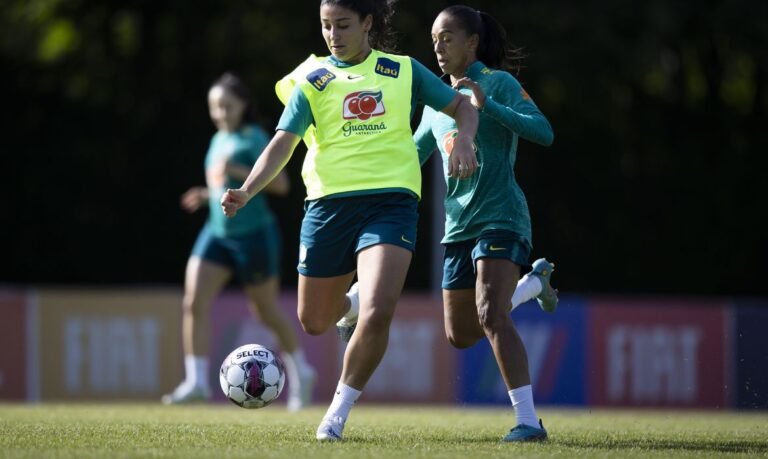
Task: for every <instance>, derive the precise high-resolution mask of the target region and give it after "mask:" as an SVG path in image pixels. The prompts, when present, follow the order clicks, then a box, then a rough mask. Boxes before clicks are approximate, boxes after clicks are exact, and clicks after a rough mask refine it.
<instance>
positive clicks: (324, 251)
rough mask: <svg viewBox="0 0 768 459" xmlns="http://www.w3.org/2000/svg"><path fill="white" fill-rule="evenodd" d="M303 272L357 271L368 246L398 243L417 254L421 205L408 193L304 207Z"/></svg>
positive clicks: (342, 199)
mask: <svg viewBox="0 0 768 459" xmlns="http://www.w3.org/2000/svg"><path fill="white" fill-rule="evenodd" d="M304 211H305V212H304V220H303V221H302V222H301V235H300V245H299V264H298V267H297V269H298V271H299V273H300V274H301V275H303V276H308V277H334V276H341V275H342V274H348V273H350V272H352V271H354V270H355V269H356V267H357V253H358V252H359V251H361V250H363V249H364V248H366V247H370V246H373V245H378V244H392V245H396V246H399V247H403V248H405V249H408V250H410V251H411V252H413V251H414V248H415V246H416V224H417V222H418V219H419V213H418V201H417V199H416V197H415V196H412V195H410V194H406V193H398V192H394V193H379V194H369V195H360V196H346V197H338V198H321V199H315V200H312V201H307V202H306V203H305V204H304Z"/></svg>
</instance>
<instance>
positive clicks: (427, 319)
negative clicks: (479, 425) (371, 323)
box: [209, 291, 457, 403]
mask: <svg viewBox="0 0 768 459" xmlns="http://www.w3.org/2000/svg"><path fill="white" fill-rule="evenodd" d="M280 306H281V309H282V310H283V311H284V312H285V313H286V314H287V315H288V317H290V318H291V320H292V322H293V323H294V326H295V327H296V330H297V333H298V336H299V340H300V342H301V344H302V347H303V348H304V352H305V353H306V355H307V360H308V361H309V362H310V364H311V365H312V366H313V367H314V368H315V370H316V371H317V373H318V378H317V383H316V386H315V390H314V398H313V400H315V401H317V402H326V401H329V400H330V399H331V396H332V395H333V393H334V391H335V390H336V384H337V383H338V380H339V376H340V375H341V367H342V361H343V355H344V349H345V344H344V343H343V342H341V341H340V340H339V338H338V337H337V336H336V330H335V328H333V327H331V329H329V330H328V331H327V332H326V333H324V334H323V335H320V336H310V335H308V334H306V333H305V332H304V331H303V330H302V328H301V325H300V324H299V322H298V319H297V317H296V293H295V292H284V293H283V295H282V296H281V298H280ZM209 317H210V323H211V326H212V330H211V352H210V355H211V369H212V370H218V366H219V365H220V364H221V362H222V360H223V359H224V357H225V356H226V355H227V354H228V353H229V352H230V351H232V350H233V349H235V348H236V347H237V346H240V345H243V344H248V343H256V344H261V345H264V346H267V347H269V348H271V349H274V350H276V351H278V350H279V346H278V344H277V342H276V340H275V337H274V336H273V334H272V333H271V331H270V330H269V329H268V328H266V327H265V326H264V325H263V324H262V323H261V322H259V321H258V320H255V319H254V318H253V317H252V316H251V314H250V312H249V310H248V306H247V300H246V298H245V296H244V295H242V294H241V293H240V292H237V291H231V292H227V293H224V294H223V295H220V296H219V297H218V299H217V300H216V301H215V302H214V305H213V307H212V309H211V312H210V316H209ZM211 373H212V376H211V378H212V379H211V381H210V384H211V387H214V388H217V387H218V379H216V378H217V376H216V374H215V372H214V371H212V372H211ZM456 379H457V376H456V354H455V351H454V350H453V348H451V346H450V345H449V344H448V341H447V340H446V339H445V334H444V332H443V320H442V306H441V303H440V300H439V299H434V298H432V297H429V296H426V295H425V296H414V295H405V296H404V297H403V298H401V301H400V302H399V304H398V309H397V312H396V313H395V319H394V320H393V322H392V325H391V328H390V337H389V346H388V348H387V353H386V354H385V355H384V358H383V360H382V362H381V364H380V365H379V367H378V368H377V370H376V372H375V373H374V375H373V377H372V378H371V380H370V381H369V382H368V385H367V386H366V388H365V390H364V392H363V400H365V401H369V402H411V401H415V402H422V403H425V402H426V403H430V402H431V403H451V402H454V401H455V400H456V393H457V387H456V385H455V384H456V383H455V381H456ZM288 384H290V381H288ZM214 392H215V397H216V398H218V399H222V400H223V395H222V394H221V393H219V391H214ZM280 399H281V400H285V398H284V397H283V396H281V397H280Z"/></svg>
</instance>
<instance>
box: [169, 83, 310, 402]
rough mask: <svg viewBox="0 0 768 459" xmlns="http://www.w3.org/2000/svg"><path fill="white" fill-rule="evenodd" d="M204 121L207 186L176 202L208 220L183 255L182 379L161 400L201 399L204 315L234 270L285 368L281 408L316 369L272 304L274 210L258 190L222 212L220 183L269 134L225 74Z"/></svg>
mask: <svg viewBox="0 0 768 459" xmlns="http://www.w3.org/2000/svg"><path fill="white" fill-rule="evenodd" d="M208 107H209V111H210V116H211V120H212V121H213V123H214V124H215V125H216V127H217V128H218V132H216V134H215V135H214V136H213V139H212V140H211V144H210V147H209V148H208V154H207V156H206V158H205V175H206V182H207V186H206V187H194V188H191V189H189V191H187V192H186V193H184V195H182V197H181V205H182V207H183V208H184V209H185V210H187V211H189V212H194V211H196V210H198V209H199V208H200V207H203V206H204V205H205V204H207V205H208V208H209V215H208V221H207V223H206V224H205V226H204V227H203V229H202V231H200V235H199V236H198V238H197V242H196V243H195V245H194V247H193V249H192V254H191V256H190V258H189V261H188V262H187V271H186V279H185V286H184V299H183V327H182V334H183V347H184V364H185V365H184V366H185V369H186V378H185V380H184V381H183V382H182V383H181V384H180V385H179V386H178V387H177V388H176V389H175V390H174V391H173V392H172V393H170V394H168V395H165V396H163V402H164V403H166V404H176V403H185V402H191V401H197V400H205V399H207V398H209V397H210V389H209V384H208V357H207V353H208V323H207V317H208V316H207V314H208V309H209V307H210V304H211V302H212V301H213V299H214V297H216V295H218V293H219V292H220V291H221V290H222V288H224V286H225V285H226V284H227V282H229V280H230V279H231V278H232V277H233V276H234V277H235V278H237V280H238V281H239V282H240V283H241V284H242V286H243V290H244V291H245V293H246V295H247V296H248V299H249V300H250V306H251V308H252V310H253V313H254V315H258V316H259V317H260V318H261V320H262V321H263V322H264V323H265V324H266V325H267V326H268V327H269V328H270V329H271V330H272V331H273V332H274V333H275V335H276V336H277V339H278V342H279V343H280V347H281V348H282V350H283V357H284V359H283V360H284V362H285V366H286V372H287V375H288V380H289V386H290V393H289V397H288V408H289V409H290V410H297V409H300V408H302V407H303V406H304V405H306V404H307V403H309V397H310V396H311V392H312V384H313V381H314V378H315V372H314V370H313V369H312V367H310V366H309V364H307V362H306V360H305V358H304V353H303V352H302V349H301V348H300V347H299V343H298V339H297V336H296V331H295V330H294V328H293V326H292V325H291V323H290V321H289V319H288V317H286V315H285V314H284V313H283V312H282V311H281V310H280V308H279V307H278V294H279V286H280V279H279V277H278V272H279V263H278V262H279V257H280V233H279V229H278V227H277V222H276V220H275V217H274V215H273V214H272V212H271V211H270V210H269V208H268V207H267V202H266V199H265V198H264V197H262V196H259V197H258V198H256V199H254V200H253V201H252V202H251V203H250V205H249V206H248V207H246V208H245V209H243V210H242V211H241V212H240V214H239V215H238V216H237V218H232V219H227V218H226V217H224V215H222V213H221V210H220V207H219V206H220V205H219V202H220V199H221V196H222V195H223V194H224V191H225V190H226V189H227V188H230V187H233V186H240V185H241V184H242V183H243V181H244V180H245V178H246V177H247V176H248V173H249V172H250V169H251V167H252V166H253V164H254V163H255V162H256V159H257V158H258V157H259V155H260V154H261V152H262V150H263V149H264V146H265V145H266V143H267V141H268V140H269V137H268V136H267V134H266V133H265V132H264V131H263V130H262V129H261V128H260V127H259V126H257V125H256V124H254V123H253V122H252V121H251V116H252V113H253V105H252V103H251V99H250V96H249V92H248V88H247V87H246V86H245V85H244V84H243V82H242V81H241V80H240V79H239V78H238V77H236V76H234V75H232V74H224V75H223V76H222V77H220V78H219V79H218V80H217V81H216V82H214V83H213V85H212V86H211V88H210V90H209V92H208ZM288 188H289V182H288V177H287V175H286V174H279V175H277V176H276V177H275V179H274V180H272V181H271V182H270V183H269V185H268V186H267V188H266V189H267V191H269V192H271V193H274V194H276V195H284V194H286V193H287V192H288Z"/></svg>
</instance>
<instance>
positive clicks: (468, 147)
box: [222, 0, 477, 441]
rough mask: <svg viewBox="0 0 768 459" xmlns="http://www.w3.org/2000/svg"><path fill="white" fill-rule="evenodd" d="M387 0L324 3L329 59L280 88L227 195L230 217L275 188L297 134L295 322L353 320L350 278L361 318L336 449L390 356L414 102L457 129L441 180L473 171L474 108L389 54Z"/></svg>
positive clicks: (320, 433)
mask: <svg viewBox="0 0 768 459" xmlns="http://www.w3.org/2000/svg"><path fill="white" fill-rule="evenodd" d="M392 3H393V2H391V1H386V0H322V2H321V6H320V23H321V27H322V33H323V38H324V39H325V42H326V44H327V46H328V49H329V50H330V52H331V56H329V57H327V58H325V59H318V58H315V57H314V56H313V57H310V58H309V59H308V60H307V61H305V62H304V63H303V64H302V65H300V66H299V67H298V68H297V69H296V70H295V71H294V72H292V74H291V75H289V76H288V77H287V78H286V79H284V80H283V81H282V82H281V83H278V90H281V88H282V89H285V87H286V86H288V87H290V86H291V85H292V84H295V88H293V91H292V92H291V94H290V98H289V100H288V101H287V102H288V103H287V105H286V108H285V110H284V112H283V115H282V118H281V119H280V122H279V124H278V127H277V132H276V134H275V136H274V137H273V138H272V140H271V141H270V143H269V145H268V146H267V148H266V149H265V151H264V154H263V155H262V156H261V157H260V158H259V160H258V161H257V162H256V164H255V165H254V168H253V171H252V172H251V175H250V176H249V177H248V179H247V180H246V181H245V184H244V185H243V186H242V187H241V188H240V189H232V190H228V191H227V192H226V193H225V194H224V196H223V198H222V207H223V209H224V212H225V214H226V215H229V216H232V215H235V213H236V212H237V210H238V209H240V208H241V207H242V206H244V205H245V204H246V202H248V200H249V199H251V198H252V197H253V196H254V195H255V194H256V193H258V192H259V191H260V190H261V189H262V188H264V186H265V185H266V184H267V183H269V182H270V180H272V178H273V177H274V176H275V175H276V174H277V173H278V171H280V170H281V169H282V168H283V167H284V166H285V164H286V163H287V162H288V160H289V159H290V157H291V154H292V153H293V150H294V148H295V147H296V145H297V144H298V142H299V140H300V139H301V138H302V136H303V137H304V138H305V141H306V142H307V144H308V145H309V148H308V152H307V156H306V158H305V160H304V168H303V172H302V175H303V177H304V183H305V185H306V188H307V201H306V204H305V215H304V220H303V222H302V228H301V241H300V243H301V244H300V253H299V265H298V271H299V285H298V289H299V294H298V296H299V304H298V315H299V319H300V321H301V323H302V326H303V327H304V329H305V330H306V331H307V332H308V333H310V334H312V335H317V334H320V333H323V332H324V331H325V330H327V329H328V328H329V327H330V326H331V325H333V324H334V323H335V322H337V321H339V320H340V318H341V317H342V316H343V315H345V314H346V313H347V312H349V316H348V317H347V319H350V320H351V319H353V317H352V316H354V315H357V312H356V311H355V309H356V308H355V307H354V305H352V304H351V301H350V300H349V299H347V298H346V297H345V292H346V291H347V289H348V288H349V286H350V283H351V281H352V279H353V277H354V276H355V273H357V278H358V283H359V315H357V320H356V330H355V331H354V334H353V335H352V337H351V340H350V342H349V345H348V346H347V349H346V352H345V354H344V365H343V369H342V373H341V378H340V380H339V383H338V387H337V390H336V394H335V396H334V398H333V401H332V402H331V405H330V407H329V408H328V411H327V413H326V415H325V416H324V418H323V420H322V422H321V423H320V426H319V427H318V429H317V439H318V440H328V441H334V440H341V438H342V431H343V428H344V424H345V422H346V420H347V416H348V414H349V411H350V409H351V408H352V405H353V404H354V403H355V401H356V400H357V399H358V397H359V396H360V393H361V391H362V390H363V388H364V387H365V384H366V383H367V382H368V379H369V378H370V377H371V374H373V371H374V370H375V369H376V367H377V366H378V364H379V362H380V361H381V358H382V357H383V355H384V352H385V351H386V348H387V341H388V339H389V325H390V322H391V321H392V316H393V314H394V311H395V306H396V304H397V301H398V299H399V297H400V293H401V291H402V288H403V283H404V282H405V276H406V273H407V271H408V266H409V264H410V261H411V257H412V253H413V250H414V244H415V242H416V221H417V219H418V215H417V200H418V197H419V194H420V192H421V173H420V169H419V159H418V153H417V151H416V145H415V144H414V141H413V137H412V131H411V128H410V120H411V116H412V113H413V111H414V108H415V105H416V104H417V103H424V104H426V105H428V106H430V107H432V108H433V109H434V110H437V111H441V112H442V113H445V114H446V116H448V117H452V119H455V120H456V125H457V131H458V132H457V135H456V139H455V140H454V150H453V155H452V156H451V158H450V161H449V165H448V174H449V175H451V176H452V177H456V178H462V179H464V178H467V177H470V176H471V175H472V174H473V173H474V171H475V168H476V167H477V163H476V160H475V154H474V152H473V151H472V139H473V138H474V136H475V133H476V129H477V111H476V110H475V109H474V108H473V107H472V105H471V103H469V101H468V100H467V99H466V98H464V97H463V96H461V95H460V94H458V93H457V92H455V91H454V90H452V89H451V88H450V87H449V86H447V85H445V84H444V83H442V82H441V81H440V79H439V78H437V77H436V76H435V75H434V74H432V73H431V72H430V71H429V70H427V69H426V67H424V66H423V65H421V64H420V63H418V62H417V61H415V60H414V59H411V58H409V57H407V56H399V55H394V54H389V53H386V52H384V50H386V49H388V44H389V41H388V38H389V36H390V30H389V19H390V17H391V15H392V13H393V10H392Z"/></svg>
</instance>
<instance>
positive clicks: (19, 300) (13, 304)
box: [0, 290, 27, 400]
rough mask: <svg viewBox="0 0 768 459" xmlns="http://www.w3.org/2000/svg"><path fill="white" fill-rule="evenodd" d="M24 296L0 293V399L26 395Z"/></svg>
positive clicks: (18, 398)
mask: <svg viewBox="0 0 768 459" xmlns="http://www.w3.org/2000/svg"><path fill="white" fill-rule="evenodd" d="M26 298H27V297H26V294H25V293H24V292H21V291H1V290H0V316H2V318H3V319H2V320H0V349H2V352H0V400H24V399H25V398H26V396H27V391H26V385H27V384H26V382H27V341H26V329H27V327H26V319H27V316H26Z"/></svg>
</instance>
